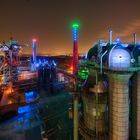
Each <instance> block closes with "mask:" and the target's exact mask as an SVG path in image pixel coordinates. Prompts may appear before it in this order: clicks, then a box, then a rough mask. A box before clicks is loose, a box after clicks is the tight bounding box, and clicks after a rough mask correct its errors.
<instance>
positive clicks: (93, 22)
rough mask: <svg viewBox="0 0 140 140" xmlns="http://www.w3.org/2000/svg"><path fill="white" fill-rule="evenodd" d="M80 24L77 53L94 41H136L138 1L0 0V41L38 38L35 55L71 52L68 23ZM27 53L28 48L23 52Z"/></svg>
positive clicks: (139, 25)
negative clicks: (109, 39)
mask: <svg viewBox="0 0 140 140" xmlns="http://www.w3.org/2000/svg"><path fill="white" fill-rule="evenodd" d="M73 21H78V22H79V23H80V31H79V52H80V53H86V52H87V51H88V49H89V48H90V47H91V46H92V44H94V43H95V42H96V41H98V39H103V40H105V39H108V38H109V36H108V31H109V30H110V29H112V30H113V35H114V39H115V38H117V37H120V38H121V39H122V40H123V41H125V42H127V41H131V42H132V41H133V35H132V34H133V33H134V32H136V33H137V41H140V0H131V1H130V0H0V41H3V40H8V39H9V38H10V37H11V36H12V37H13V38H15V39H16V40H18V41H20V42H21V43H22V44H31V43H30V40H31V39H32V38H33V37H36V38H37V39H38V48H37V50H38V54H44V55H46V54H51V55H56V54H70V53H72V33H71V23H72V22H73ZM24 53H31V47H29V48H27V49H26V50H24Z"/></svg>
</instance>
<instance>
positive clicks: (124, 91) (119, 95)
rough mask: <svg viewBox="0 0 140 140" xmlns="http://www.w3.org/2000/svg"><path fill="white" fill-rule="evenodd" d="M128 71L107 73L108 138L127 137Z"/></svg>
mask: <svg viewBox="0 0 140 140" xmlns="http://www.w3.org/2000/svg"><path fill="white" fill-rule="evenodd" d="M130 76H131V74H130V73H122V74H119V73H110V74H109V139H110V140H128V139H129V87H128V82H129V78H130Z"/></svg>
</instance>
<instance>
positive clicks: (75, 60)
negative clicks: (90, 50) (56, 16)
mask: <svg viewBox="0 0 140 140" xmlns="http://www.w3.org/2000/svg"><path fill="white" fill-rule="evenodd" d="M72 28H73V74H77V72H78V28H79V25H78V24H77V23H75V24H73V25H72Z"/></svg>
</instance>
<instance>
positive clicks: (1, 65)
mask: <svg viewBox="0 0 140 140" xmlns="http://www.w3.org/2000/svg"><path fill="white" fill-rule="evenodd" d="M20 49H21V45H19V44H18V42H17V41H14V40H13V39H12V38H11V39H10V42H9V43H5V42H3V43H2V44H1V46H0V51H2V52H3V53H4V57H1V59H0V73H1V75H3V82H2V84H4V85H5V84H8V83H9V82H13V81H16V80H17V76H18V74H17V67H18V65H19V58H18V57H19V56H18V54H19V51H20Z"/></svg>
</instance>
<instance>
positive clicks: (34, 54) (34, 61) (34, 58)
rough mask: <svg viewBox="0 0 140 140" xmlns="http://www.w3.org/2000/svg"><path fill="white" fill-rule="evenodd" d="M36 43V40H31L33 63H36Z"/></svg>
mask: <svg viewBox="0 0 140 140" xmlns="http://www.w3.org/2000/svg"><path fill="white" fill-rule="evenodd" d="M36 42H37V39H35V38H34V39H32V48H33V63H34V64H35V63H36Z"/></svg>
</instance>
